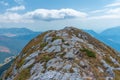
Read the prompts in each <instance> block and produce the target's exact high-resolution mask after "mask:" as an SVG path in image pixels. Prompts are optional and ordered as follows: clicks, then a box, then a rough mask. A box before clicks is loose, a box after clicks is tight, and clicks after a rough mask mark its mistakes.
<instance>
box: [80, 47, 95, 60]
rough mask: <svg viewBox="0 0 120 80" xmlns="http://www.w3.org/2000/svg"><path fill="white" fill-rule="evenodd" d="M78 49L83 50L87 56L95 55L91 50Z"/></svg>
mask: <svg viewBox="0 0 120 80" xmlns="http://www.w3.org/2000/svg"><path fill="white" fill-rule="evenodd" d="M80 51H82V52H85V53H86V54H87V56H88V57H94V58H95V57H96V55H95V53H94V52H93V51H90V50H89V49H82V50H80Z"/></svg>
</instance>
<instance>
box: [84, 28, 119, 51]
mask: <svg viewBox="0 0 120 80" xmlns="http://www.w3.org/2000/svg"><path fill="white" fill-rule="evenodd" d="M84 31H85V32H87V33H89V34H91V35H92V36H93V37H95V38H96V39H98V40H100V41H101V42H103V43H105V44H107V45H108V46H111V47H112V48H114V49H115V50H117V51H119V52H120V34H119V33H120V27H115V28H110V29H107V30H105V31H103V32H101V33H100V34H98V33H96V32H94V31H93V30H84Z"/></svg>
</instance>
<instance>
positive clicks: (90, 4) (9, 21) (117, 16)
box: [0, 0, 120, 32]
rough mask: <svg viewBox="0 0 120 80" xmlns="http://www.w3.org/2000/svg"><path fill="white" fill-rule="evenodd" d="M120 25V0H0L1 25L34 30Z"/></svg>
mask: <svg viewBox="0 0 120 80" xmlns="http://www.w3.org/2000/svg"><path fill="white" fill-rule="evenodd" d="M65 26H75V27H78V28H81V29H92V30H95V31H96V32H100V31H102V30H104V29H107V28H110V27H115V26H120V0H0V27H1V28H2V27H4V28H11V27H18V28H20V27H26V28H29V29H32V30H35V31H46V30H50V29H61V28H64V27H65Z"/></svg>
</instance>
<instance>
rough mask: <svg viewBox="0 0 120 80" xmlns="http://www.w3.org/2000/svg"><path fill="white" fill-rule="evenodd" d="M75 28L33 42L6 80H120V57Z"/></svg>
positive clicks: (46, 34)
mask: <svg viewBox="0 0 120 80" xmlns="http://www.w3.org/2000/svg"><path fill="white" fill-rule="evenodd" d="M118 55H119V53H117V52H116V51H115V50H113V49H112V48H110V47H109V46H107V45H105V44H104V43H102V42H100V41H98V40H97V39H95V38H93V37H92V36H90V35H89V34H88V33H86V32H84V31H82V30H79V29H77V28H74V27H66V28H64V29H62V30H57V31H55V30H52V31H47V32H44V33H42V34H41V35H38V36H37V37H36V38H34V39H32V40H31V41H30V42H29V43H28V44H27V45H26V46H25V47H24V49H23V50H22V52H21V53H20V54H19V56H18V57H17V58H16V59H15V61H14V63H13V64H12V66H11V67H10V68H9V69H8V70H7V71H6V72H5V74H4V76H3V77H2V78H3V80H26V79H27V80H51V79H53V80H67V79H70V80H76V79H77V80H88V79H89V80H106V79H107V80H108V79H110V80H114V79H115V80H118V79H119V78H120V77H119V73H120V71H119V68H120V56H118Z"/></svg>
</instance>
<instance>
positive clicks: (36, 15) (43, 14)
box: [24, 9, 87, 21]
mask: <svg viewBox="0 0 120 80" xmlns="http://www.w3.org/2000/svg"><path fill="white" fill-rule="evenodd" d="M24 16H25V17H26V18H29V19H34V20H44V21H52V20H60V19H70V18H77V17H81V18H84V17H86V16H87V14H86V13H84V12H80V11H76V10H74V9H60V10H48V9H37V10H35V11H32V12H28V13H26V14H25V15H24Z"/></svg>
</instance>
